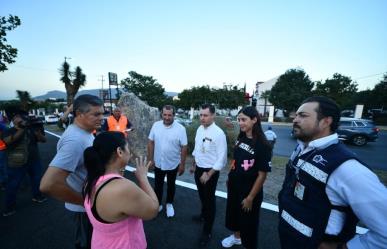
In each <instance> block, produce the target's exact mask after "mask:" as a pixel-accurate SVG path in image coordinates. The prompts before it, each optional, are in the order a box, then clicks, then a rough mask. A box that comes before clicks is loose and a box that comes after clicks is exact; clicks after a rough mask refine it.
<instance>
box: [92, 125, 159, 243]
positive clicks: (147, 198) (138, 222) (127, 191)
mask: <svg viewBox="0 0 387 249" xmlns="http://www.w3.org/2000/svg"><path fill="white" fill-rule="evenodd" d="M130 157H131V154H130V152H129V148H128V144H127V142H126V140H125V137H124V135H123V134H122V133H121V132H103V133H101V134H99V135H98V136H97V137H96V138H95V140H94V143H93V146H91V147H89V148H87V149H86V150H85V152H84V160H85V166H86V169H87V173H88V176H87V180H86V185H85V188H84V194H85V201H84V206H85V209H86V212H87V216H88V217H89V219H90V222H91V224H92V225H93V235H92V239H91V248H92V249H102V248H103V249H106V248H109V249H118V248H119V249H127V248H133V249H143V248H146V247H147V244H146V239H145V234H144V228H143V224H142V220H148V219H152V218H154V217H155V216H156V215H157V212H158V207H159V203H158V201H157V197H156V194H155V193H154V191H153V188H152V187H151V185H150V184H149V181H148V178H147V172H148V168H149V165H150V162H148V163H146V160H143V158H142V157H140V158H136V166H137V168H136V172H135V176H136V178H137V180H138V183H139V186H137V185H136V184H134V183H133V182H132V181H130V180H128V179H126V178H124V177H123V176H122V172H123V171H124V169H125V166H126V165H127V164H128V161H129V159H130Z"/></svg>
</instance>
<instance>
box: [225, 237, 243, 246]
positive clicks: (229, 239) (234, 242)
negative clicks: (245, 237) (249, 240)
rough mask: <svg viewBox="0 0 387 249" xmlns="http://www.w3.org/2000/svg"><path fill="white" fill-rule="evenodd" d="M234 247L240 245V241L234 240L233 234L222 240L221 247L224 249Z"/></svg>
mask: <svg viewBox="0 0 387 249" xmlns="http://www.w3.org/2000/svg"><path fill="white" fill-rule="evenodd" d="M234 245H242V241H241V239H237V238H235V236H234V234H231V235H230V236H228V237H227V238H225V239H223V240H222V246H223V247H225V248H229V247H232V246H234Z"/></svg>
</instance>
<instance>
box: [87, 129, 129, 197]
mask: <svg viewBox="0 0 387 249" xmlns="http://www.w3.org/2000/svg"><path fill="white" fill-rule="evenodd" d="M126 143H127V142H126V140H125V136H124V134H123V133H122V132H118V131H107V132H102V133H101V134H99V135H98V136H97V137H96V138H95V139H94V142H93V146H90V147H88V148H87V149H86V150H85V151H84V152H83V157H84V164H85V167H86V170H87V178H86V183H85V187H84V191H83V195H84V196H86V195H87V196H88V197H89V198H90V196H91V192H92V190H93V186H94V185H95V183H96V182H97V180H98V178H99V177H100V176H102V175H104V174H105V170H106V165H107V163H108V162H109V161H110V160H111V159H112V158H113V157H114V156H115V155H116V151H117V148H118V147H119V148H121V149H123V150H125V146H126Z"/></svg>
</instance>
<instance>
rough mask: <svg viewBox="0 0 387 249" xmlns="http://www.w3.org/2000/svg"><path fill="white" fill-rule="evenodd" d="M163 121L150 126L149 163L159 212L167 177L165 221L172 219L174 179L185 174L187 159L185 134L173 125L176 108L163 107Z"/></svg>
mask: <svg viewBox="0 0 387 249" xmlns="http://www.w3.org/2000/svg"><path fill="white" fill-rule="evenodd" d="M161 117H162V120H160V121H157V122H155V123H154V124H153V126H152V129H151V130H150V133H149V136H148V160H150V161H152V164H153V165H154V167H155V168H154V170H155V192H156V195H157V199H158V200H159V203H160V207H159V212H160V211H161V210H162V208H163V206H162V204H161V203H162V199H163V185H164V178H165V175H167V187H168V188H167V200H166V209H167V210H166V214H167V217H169V218H170V217H173V216H174V215H175V209H174V208H173V200H174V197H175V190H176V185H175V181H176V175H177V173H179V176H180V175H182V174H183V173H184V170H185V159H186V157H187V132H186V130H185V128H184V126H182V125H181V124H179V123H178V122H175V121H174V117H175V108H174V107H173V106H171V105H166V106H164V107H163V109H162V113H161Z"/></svg>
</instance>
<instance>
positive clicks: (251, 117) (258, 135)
mask: <svg viewBox="0 0 387 249" xmlns="http://www.w3.org/2000/svg"><path fill="white" fill-rule="evenodd" d="M238 123H239V127H240V132H239V135H238V138H237V141H236V143H235V147H234V155H233V161H232V163H231V170H230V172H229V174H228V181H227V209H226V227H227V228H228V229H230V230H231V231H233V234H232V235H230V236H229V237H227V238H225V239H223V240H222V246H223V247H225V248H229V247H232V246H234V245H241V244H242V245H243V246H244V247H245V248H248V249H256V248H257V247H258V226H259V211H260V208H261V204H262V200H263V184H264V182H265V180H266V175H267V173H268V172H270V171H271V165H270V156H271V145H270V144H269V142H268V141H267V140H266V137H265V134H264V133H263V131H262V127H261V120H260V118H259V114H258V111H257V109H256V108H255V107H252V106H247V107H244V108H243V109H242V110H240V111H239V114H238Z"/></svg>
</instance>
